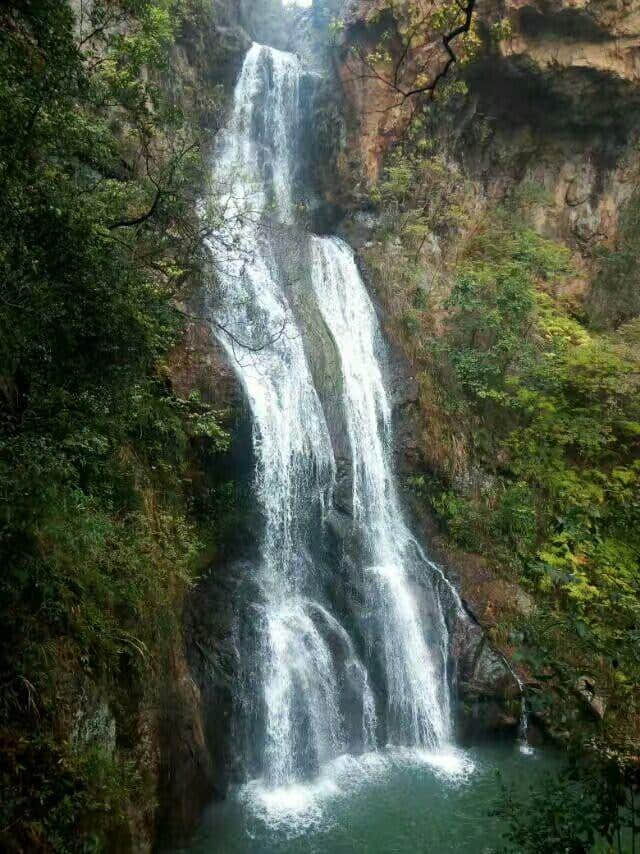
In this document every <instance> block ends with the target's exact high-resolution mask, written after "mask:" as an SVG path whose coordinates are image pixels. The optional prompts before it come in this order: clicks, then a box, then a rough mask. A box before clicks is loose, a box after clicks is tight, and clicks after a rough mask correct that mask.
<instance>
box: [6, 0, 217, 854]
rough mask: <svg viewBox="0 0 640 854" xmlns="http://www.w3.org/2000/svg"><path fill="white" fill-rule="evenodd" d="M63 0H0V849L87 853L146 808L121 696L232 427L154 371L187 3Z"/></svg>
mask: <svg viewBox="0 0 640 854" xmlns="http://www.w3.org/2000/svg"><path fill="white" fill-rule="evenodd" d="M87 5H89V6H90V12H86V6H87ZM78 10H79V11H78V15H77V16H75V17H74V14H73V12H72V9H71V7H70V6H69V5H68V4H67V3H62V2H59V0H15V2H11V3H9V4H8V5H5V6H4V7H3V10H2V12H0V190H1V191H0V209H1V214H0V216H1V219H2V233H1V235H0V270H1V274H0V275H1V286H0V287H1V292H0V352H1V362H2V368H1V372H0V542H1V551H0V555H1V556H0V564H1V565H2V568H3V570H2V578H1V579H0V607H1V614H0V624H1V626H2V630H1V631H2V635H1V641H0V743H1V745H2V763H1V768H0V840H1V841H0V846H1V847H3V850H16V851H20V850H29V851H33V850H37V849H40V848H42V849H45V850H56V851H71V850H83V851H87V850H96V849H99V848H100V847H101V846H102V845H103V843H104V840H105V839H106V838H107V836H108V835H109V834H110V835H111V836H110V838H111V839H112V842H113V839H114V838H116V837H114V836H113V834H117V833H119V832H122V831H123V828H124V826H125V823H126V822H125V821H124V818H123V817H124V811H125V809H126V808H128V806H129V805H130V804H131V803H132V802H136V799H138V802H140V803H143V805H144V807H145V809H148V806H149V804H151V803H152V795H151V793H150V792H149V791H147V790H146V789H145V781H144V779H143V776H142V775H141V770H140V767H139V766H138V765H137V763H136V750H137V747H136V744H137V742H138V741H139V734H137V733H136V731H135V730H136V726H137V723H136V715H137V714H138V711H139V705H140V703H141V702H142V699H143V698H145V697H147V696H148V694H149V692H150V691H151V690H152V686H153V685H154V684H156V682H157V679H158V677H159V675H160V674H161V671H162V666H163V664H162V658H163V655H164V652H163V650H165V649H166V644H167V643H168V642H169V640H170V639H171V637H173V636H174V635H175V632H176V630H177V618H178V616H179V608H180V603H181V597H182V590H183V589H184V586H185V584H188V583H189V579H190V577H191V573H192V569H193V566H194V559H195V557H196V555H197V554H198V552H199V550H200V549H201V542H200V536H199V531H198V518H197V515H196V514H194V513H193V512H191V507H192V506H193V505H192V502H191V497H190V494H189V490H188V482H187V481H186V480H185V476H186V469H187V465H188V461H189V460H190V459H191V460H193V458H194V456H195V457H197V455H198V453H204V454H211V453H216V452H217V451H219V450H223V449H224V447H225V445H226V442H227V436H226V434H225V432H224V430H223V429H222V428H221V427H220V424H219V421H218V418H217V415H216V413H214V412H213V411H212V410H211V409H210V407H208V406H206V405H205V404H204V403H202V401H201V400H199V399H198V398H197V397H192V398H190V399H189V400H180V399H178V398H177V397H176V396H175V395H174V394H173V393H172V391H171V387H170V383H169V380H168V378H167V371H166V369H165V367H164V364H165V358H166V356H167V353H168V352H169V351H170V350H171V348H172V347H174V346H175V345H176V344H177V343H178V342H179V340H180V336H181V330H182V318H181V316H180V315H179V314H178V312H177V311H176V310H175V308H174V307H173V306H174V303H173V300H174V297H175V296H176V294H177V293H178V291H179V289H180V287H182V286H183V283H184V282H185V281H186V280H187V278H188V276H189V274H190V272H191V271H192V270H193V269H194V265H197V264H198V260H199V254H198V252H197V248H198V247H199V245H200V224H199V222H198V221H197V219H196V214H195V194H196V193H197V192H198V188H199V187H201V186H202V174H203V173H202V160H201V153H200V129H199V120H200V116H199V114H198V113H197V111H194V113H193V114H189V113H188V112H186V111H185V110H184V109H181V108H180V107H179V105H178V103H177V102H176V101H175V100H173V99H172V97H171V86H169V85H167V80H168V78H167V74H168V60H169V56H170V52H171V50H172V46H173V43H174V40H175V38H176V35H177V34H178V32H179V27H180V26H181V23H182V22H183V21H184V20H185V17H186V16H188V15H191V16H193V15H198V14H201V10H199V8H198V4H196V3H193V2H186V0H184V2H183V0H118V2H106V0H105V1H104V2H103V0H98V2H94V3H92V4H85V11H84V13H83V4H79V6H78ZM210 509H211V508H208V509H207V508H205V509H204V510H203V506H202V502H200V505H199V510H198V512H200V513H202V512H205V513H206V512H209V510H210ZM124 684H126V685H128V686H129V688H128V690H127V691H125V692H123V691H122V690H119V691H117V692H115V691H113V690H112V688H113V686H115V685H119V686H120V687H121V686H122V685H124ZM115 697H117V698H119V703H120V704H121V705H120V706H118V705H117V702H116V701H115V700H114V698H115ZM105 704H107V705H106V709H107V712H106V713H105V714H104V715H103V718H104V720H103V721H102V724H100V715H98V718H97V722H96V723H95V726H94V728H95V729H96V732H94V733H93V735H91V733H87V732H86V731H85V730H87V725H85V723H84V717H83V716H85V715H87V716H89V718H90V717H91V715H92V714H94V712H93V711H92V710H93V709H95V708H96V707H97V708H98V709H100V708H102V709H104V708H105ZM125 706H126V708H125ZM112 718H114V719H115V721H116V723H117V728H116V729H115V731H114V732H115V733H116V735H115V736H114V738H115V741H113V743H112V739H111V737H110V735H109V733H110V732H112V730H111V727H112V724H111V722H110V721H111V719H112ZM101 725H102V728H103V730H104V731H102V732H101V731H100V726H101ZM89 728H90V727H89ZM140 799H142V800H140ZM122 844H124V843H122Z"/></svg>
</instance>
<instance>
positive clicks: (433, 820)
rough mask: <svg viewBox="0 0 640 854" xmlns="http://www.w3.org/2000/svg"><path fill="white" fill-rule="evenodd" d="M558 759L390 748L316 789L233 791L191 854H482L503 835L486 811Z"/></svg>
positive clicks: (335, 772)
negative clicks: (509, 788)
mask: <svg viewBox="0 0 640 854" xmlns="http://www.w3.org/2000/svg"><path fill="white" fill-rule="evenodd" d="M555 765H556V760H555V759H554V758H552V757H550V756H548V755H544V754H542V753H540V752H539V751H536V752H535V753H533V754H532V755H528V756H527V755H524V754H522V753H521V752H520V751H519V750H518V748H517V746H516V747H514V746H512V745H504V746H492V747H482V748H474V749H471V750H467V751H462V750H451V751H445V752H442V753H429V752H420V751H388V752H386V753H378V754H369V755H365V756H362V757H359V758H357V759H356V758H354V757H349V756H344V757H339V758H338V759H336V760H334V761H333V762H331V763H329V765H327V766H326V768H325V769H324V771H323V773H322V775H321V776H320V777H319V778H318V779H317V780H315V781H314V782H313V783H309V784H307V785H304V784H299V785H293V786H287V787H282V788H280V789H271V790H270V789H267V788H265V787H263V786H262V785H261V783H260V782H259V781H254V782H252V783H249V784H248V785H246V786H243V787H241V788H239V789H236V790H234V791H233V792H232V793H231V795H230V797H229V798H228V799H227V800H226V801H225V802H224V803H222V804H214V805H212V806H211V807H210V808H209V809H208V810H207V811H206V813H205V815H204V817H203V822H202V825H201V827H200V830H199V832H198V833H197V835H196V838H195V839H194V840H193V843H192V844H191V846H189V847H188V848H184V849H180V850H181V851H183V852H189V854H204V852H220V853H221V854H227V852H228V854H235V852H251V854H271V853H272V852H273V853H274V854H276V852H277V854H285V852H286V854H307V852H313V854H325V852H326V854H343V852H344V854H347V852H349V854H365V852H366V854H416V852H425V854H426V852H429V854H447V853H448V852H457V854H467V853H468V854H472V852H473V854H482V852H487V854H488V852H491V851H493V850H495V848H496V847H497V845H498V844H499V842H500V838H501V826H500V822H499V819H497V818H495V817H492V816H491V815H489V812H490V810H491V807H492V806H493V805H494V804H495V800H496V797H497V796H498V793H499V789H500V783H499V778H498V775H497V772H498V771H500V774H501V778H502V780H503V781H504V782H505V783H507V784H514V785H516V786H517V787H519V788H524V789H525V790H526V788H527V787H528V785H529V784H530V783H533V782H535V780H536V779H539V778H540V777H541V776H542V775H544V774H546V773H550V772H551V771H552V770H554V768H555Z"/></svg>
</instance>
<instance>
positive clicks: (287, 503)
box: [209, 44, 450, 787]
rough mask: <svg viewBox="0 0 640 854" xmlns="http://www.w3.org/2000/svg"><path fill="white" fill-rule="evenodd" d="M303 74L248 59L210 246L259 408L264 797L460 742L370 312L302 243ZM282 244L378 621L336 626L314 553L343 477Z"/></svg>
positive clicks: (350, 266) (251, 693) (251, 687)
mask: <svg viewBox="0 0 640 854" xmlns="http://www.w3.org/2000/svg"><path fill="white" fill-rule="evenodd" d="M301 74H302V69H301V66H300V64H299V61H298V60H297V58H296V57H295V56H293V55H292V54H287V53H283V52H281V51H277V50H275V49H273V48H269V47H264V46H261V45H257V44H254V45H253V46H252V47H251V49H250V50H249V52H248V54H247V56H246V58H245V61H244V65H243V68H242V71H241V74H240V77H239V80H238V83H237V85H236V88H235V94H234V107H233V115H232V117H231V121H230V123H229V126H228V129H227V130H226V131H225V132H224V133H223V135H222V137H221V139H220V143H219V148H218V152H217V158H216V169H215V178H216V183H217V184H218V185H222V186H223V187H224V199H223V205H222V207H223V210H224V212H225V220H226V222H227V223H230V224H229V225H221V226H220V227H219V228H218V229H217V230H216V231H215V232H214V233H213V234H212V237H211V241H210V248H211V252H212V257H213V261H214V265H215V267H216V270H217V279H218V284H219V292H217V293H216V296H215V298H214V296H213V295H212V296H211V299H210V306H209V310H210V312H211V315H212V316H213V317H214V318H215V323H214V331H215V333H216V335H217V336H218V337H219V339H220V341H221V342H222V344H223V345H224V347H225V348H226V349H227V352H228V353H229V355H230V357H231V361H232V364H233V365H234V366H235V369H236V371H237V373H238V375H239V377H240V379H241V382H242V384H243V387H244V389H245V392H246V395H247V398H248V401H249V404H250V408H251V412H252V416H253V441H254V448H255V456H256V469H257V471H256V492H257V497H258V499H259V502H260V505H261V508H262V512H263V517H264V531H263V532H262V535H261V536H262V540H261V547H260V561H259V565H258V566H257V568H256V570H255V575H254V578H253V582H254V584H253V586H252V591H254V592H253V593H252V599H251V601H250V602H248V603H246V605H245V606H244V607H242V608H240V606H239V608H240V610H242V611H243V613H241V614H240V615H239V622H240V623H241V625H242V627H243V628H242V629H241V630H240V631H239V636H240V641H239V657H240V659H241V661H240V670H241V671H243V672H244V673H245V674H248V675H246V676H245V678H239V679H238V686H239V687H238V691H237V698H236V699H237V709H238V715H239V717H240V718H241V719H242V726H244V728H245V735H246V738H245V743H246V744H247V745H250V746H249V747H248V748H247V752H248V753H250V756H245V760H246V764H247V770H248V773H249V774H250V775H253V776H260V777H261V778H262V779H264V781H265V782H266V784H267V785H268V786H270V787H277V786H283V785H285V786H286V785H290V784H292V783H294V782H295V781H297V780H300V779H304V778H308V777H309V776H314V775H317V774H318V773H319V772H320V771H321V769H322V768H323V767H325V766H326V764H327V763H328V762H330V761H331V760H335V758H336V757H338V756H340V755H342V754H345V753H349V752H362V751H371V750H374V749H375V748H376V747H377V746H378V744H379V742H380V741H381V740H382V739H384V741H385V742H386V743H388V744H392V745H399V746H408V747H418V748H423V749H428V750H433V749H437V748H439V747H441V746H443V745H444V744H446V743H447V741H448V739H449V737H450V720H449V719H450V708H449V687H448V681H447V658H448V637H447V629H446V624H445V619H444V615H443V610H442V606H441V602H440V598H439V596H438V593H437V590H438V585H437V583H436V581H434V573H433V572H432V570H431V569H430V565H429V564H428V562H427V561H425V559H424V555H423V554H422V553H421V551H420V549H419V547H418V546H417V544H416V543H415V541H414V539H413V538H412V537H411V535H410V533H409V531H408V530H407V528H406V526H405V524H404V522H403V518H402V513H401V510H400V506H399V502H398V498H397V496H396V491H395V487H394V483H393V477H392V473H391V460H390V442H391V410H390V404H389V400H388V397H387V394H386V392H385V387H384V382H383V377H382V372H381V369H380V365H379V362H378V359H377V355H376V353H377V351H378V347H379V344H380V332H379V329H378V325H377V321H376V317H375V312H374V310H373V307H372V305H371V302H370V300H369V297H368V295H367V293H366V290H365V288H364V285H363V283H362V281H361V278H360V276H359V274H358V271H357V268H356V265H355V262H354V259H353V256H352V254H351V251H350V250H349V249H348V247H347V246H346V245H345V244H344V243H342V242H340V241H338V240H337V239H332V238H319V237H312V236H311V235H307V234H304V233H302V232H298V231H295V207H296V206H295V199H294V191H293V185H294V174H295V165H296V164H295V156H296V128H297V126H298V123H299V104H298V99H299V91H300V85H299V84H300V77H301ZM279 231H280V232H292V233H293V232H294V231H295V243H296V244H298V245H300V244H304V245H305V246H306V247H307V248H308V252H309V256H310V259H311V289H310V291H311V293H310V294H308V295H307V297H308V298H310V299H311V300H313V301H314V303H315V306H316V312H317V313H318V315H319V316H320V317H321V318H322V319H323V321H324V324H325V325H326V329H327V330H328V333H329V335H330V337H331V339H332V341H333V345H334V347H335V351H336V353H337V358H338V360H339V365H340V373H341V388H342V410H343V420H344V424H345V425H346V429H347V432H348V445H349V448H350V456H351V466H352V490H351V492H352V495H351V504H352V521H351V525H352V528H353V530H354V531H355V532H356V539H357V540H358V542H359V543H360V544H361V546H360V548H359V553H358V557H357V560H355V561H352V562H351V564H350V566H352V575H353V577H351V578H350V579H349V583H350V585H351V586H352V588H354V589H357V590H359V591H360V594H361V599H362V601H363V602H364V603H365V604H366V607H365V609H364V610H365V611H366V613H367V615H368V617H367V619H366V620H361V618H360V615H357V614H351V615H345V613H344V609H343V612H339V611H338V610H336V608H335V607H334V603H332V601H331V597H330V595H329V594H328V593H327V591H328V590H329V591H330V590H331V588H332V572H334V571H335V569H336V568H335V567H332V566H331V565H329V563H328V562H327V560H326V556H323V554H324V553H323V550H322V549H318V541H322V540H323V538H324V537H325V536H326V525H325V521H326V518H327V515H328V514H329V513H330V512H331V510H332V497H333V494H334V490H335V485H336V463H335V459H334V452H333V446H332V436H331V435H330V430H329V426H328V423H327V418H326V417H325V413H324V411H323V407H322V404H321V399H320V395H319V394H318V392H317V390H316V388H315V386H314V381H313V378H312V371H311V370H310V367H309V361H308V357H307V355H306V352H305V345H306V341H305V334H306V329H305V328H304V324H301V323H298V322H296V320H295V317H294V313H293V311H292V304H291V300H290V294H289V293H288V289H287V276H286V275H285V273H284V272H283V269H282V264H281V261H280V260H279V250H278V249H277V246H276V240H275V237H274V235H276V234H277V233H278V232H279ZM333 438H334V440H335V436H334V437H333ZM374 671H375V673H376V679H375V680H374V679H373V678H372V676H371V674H372V673H373V672H374ZM378 683H380V684H378Z"/></svg>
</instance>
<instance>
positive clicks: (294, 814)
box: [238, 746, 476, 837]
mask: <svg viewBox="0 0 640 854" xmlns="http://www.w3.org/2000/svg"><path fill="white" fill-rule="evenodd" d="M402 768H416V769H417V768H423V769H428V770H429V772H431V773H433V775H434V776H435V777H437V779H438V780H439V781H441V782H442V783H444V784H446V785H450V786H458V785H461V784H463V783H465V782H467V780H468V779H469V777H470V776H471V775H472V774H473V772H474V771H475V769H476V766H475V763H474V762H473V761H472V759H471V758H470V757H469V756H468V755H467V754H466V753H465V752H464V751H462V750H458V749H456V748H454V747H447V748H445V749H442V750H434V751H430V750H419V749H414V748H408V747H394V746H389V747H388V748H387V749H386V750H385V751H381V752H371V753H364V754H362V755H360V756H353V755H351V754H343V755H341V756H338V757H336V758H335V759H333V760H332V761H330V762H327V763H326V764H325V765H323V766H322V768H321V769H320V772H319V774H318V776H317V777H315V778H314V780H313V781H309V782H306V783H295V784H290V785H286V786H276V787H270V786H267V785H266V784H265V782H264V780H262V779H258V780H252V781H251V782H250V783H247V784H246V785H244V786H242V787H241V788H240V789H239V791H238V797H239V799H240V800H241V801H242V802H244V803H245V804H246V805H247V806H248V808H249V810H250V811H251V812H252V813H253V815H254V817H255V818H257V819H259V820H261V821H263V822H264V823H265V825H267V827H269V828H270V829H278V830H279V831H281V832H284V833H285V834H286V836H288V837H294V836H299V835H302V834H304V833H307V832H308V831H309V830H310V829H313V828H318V827H320V826H322V827H323V829H325V830H326V828H327V827H328V826H329V824H330V823H331V820H330V816H329V815H328V812H327V806H328V805H329V804H330V803H331V802H334V801H335V800H336V799H339V798H341V797H345V798H346V797H349V798H352V797H353V796H354V795H355V794H357V792H358V791H361V790H362V789H364V788H366V787H372V786H376V785H380V784H383V783H385V782H386V780H387V779H388V777H389V775H390V774H391V773H392V772H393V771H394V770H396V769H402Z"/></svg>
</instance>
